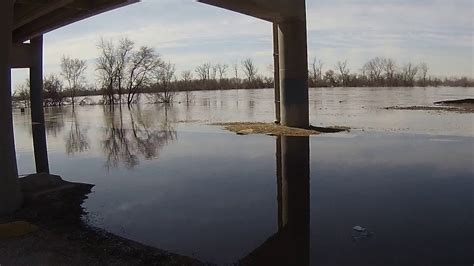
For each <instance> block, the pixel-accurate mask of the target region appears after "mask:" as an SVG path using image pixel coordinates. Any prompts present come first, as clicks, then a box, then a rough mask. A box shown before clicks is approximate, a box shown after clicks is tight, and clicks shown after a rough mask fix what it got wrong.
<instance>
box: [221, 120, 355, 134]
mask: <svg viewBox="0 0 474 266" xmlns="http://www.w3.org/2000/svg"><path fill="white" fill-rule="evenodd" d="M214 125H216V126H222V127H224V128H225V129H227V130H229V131H232V132H234V133H237V134H238V135H251V134H265V135H272V136H294V137H298V136H311V135H318V134H321V133H337V132H344V131H349V128H346V127H314V126H310V128H308V129H303V128H294V127H286V126H282V125H279V124H275V123H257V122H234V123H219V124H214Z"/></svg>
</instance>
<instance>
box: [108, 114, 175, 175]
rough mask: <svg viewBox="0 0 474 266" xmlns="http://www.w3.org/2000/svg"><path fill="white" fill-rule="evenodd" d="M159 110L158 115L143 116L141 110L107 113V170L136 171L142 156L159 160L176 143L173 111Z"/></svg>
mask: <svg viewBox="0 0 474 266" xmlns="http://www.w3.org/2000/svg"><path fill="white" fill-rule="evenodd" d="M157 108H158V109H159V110H157V112H142V111H141V110H140V109H139V108H138V109H131V110H127V111H123V110H121V109H118V110H109V109H107V108H105V109H104V111H105V113H104V117H105V124H106V127H105V129H104V138H103V140H102V148H103V152H104V154H105V155H106V159H107V161H106V165H107V167H108V168H116V167H119V165H120V164H123V165H124V166H125V167H126V168H134V167H135V166H137V165H138V164H139V162H140V160H139V158H140V156H142V157H143V158H144V159H146V160H151V159H155V158H158V157H159V152H160V150H161V149H162V148H163V147H164V146H166V145H167V144H168V143H169V142H170V141H174V140H176V139H177V133H176V130H175V128H174V124H173V122H172V121H174V120H173V119H172V117H171V115H170V114H169V113H171V112H169V108H170V107H166V106H161V105H159V107H157ZM127 118H128V119H127Z"/></svg>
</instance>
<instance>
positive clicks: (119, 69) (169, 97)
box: [14, 38, 474, 107]
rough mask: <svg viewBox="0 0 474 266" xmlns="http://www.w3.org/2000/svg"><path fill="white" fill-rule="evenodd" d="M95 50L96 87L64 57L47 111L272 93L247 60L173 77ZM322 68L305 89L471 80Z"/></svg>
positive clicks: (126, 53) (414, 71)
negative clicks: (201, 94)
mask: <svg viewBox="0 0 474 266" xmlns="http://www.w3.org/2000/svg"><path fill="white" fill-rule="evenodd" d="M98 50H99V57H98V59H97V60H96V63H95V65H94V70H95V73H96V75H97V77H98V78H97V80H96V84H97V85H96V86H87V85H86V84H87V82H86V80H85V77H84V72H85V70H86V69H87V67H88V66H87V64H86V61H85V60H81V59H74V58H70V57H68V56H63V58H62V59H61V72H60V73H59V74H50V75H48V76H46V77H45V78H44V98H45V100H44V104H45V105H46V106H60V105H63V104H71V105H73V107H74V106H75V105H76V104H88V103H86V102H84V100H81V101H78V100H77V97H78V96H92V95H100V96H102V101H101V102H100V103H101V104H107V105H110V106H113V105H115V104H119V103H126V104H128V105H129V106H130V105H132V104H135V103H137V102H138V99H139V96H140V95H141V94H142V93H147V98H148V100H149V101H150V102H161V103H171V102H173V100H174V98H175V95H176V92H180V91H182V92H185V94H186V101H187V102H190V101H192V99H193V95H192V91H199V90H230V89H258V88H273V87H274V82H273V77H264V76H262V75H260V74H259V72H258V69H257V67H256V65H255V63H254V61H253V60H252V59H251V58H248V59H245V60H243V61H242V62H241V63H240V64H233V65H232V66H229V65H227V64H220V63H219V64H211V63H203V64H201V65H199V66H198V67H196V68H195V69H194V70H186V71H183V72H181V73H180V74H177V73H176V69H175V66H174V64H172V63H171V62H165V61H164V60H163V59H162V58H161V56H160V55H158V54H157V53H156V52H155V50H154V49H153V48H150V47H146V46H142V47H135V44H134V43H133V42H132V41H131V40H129V39H128V38H124V39H121V40H119V41H118V42H117V43H114V42H113V41H110V40H104V39H101V40H100V42H99V44H98ZM270 67H271V66H270ZM323 67H324V64H323V62H321V61H320V60H317V59H314V60H313V61H312V62H311V63H310V64H309V73H308V78H309V79H308V83H309V84H308V85H309V86H310V87H400V86H404V87H412V86H423V87H427V86H453V87H471V86H474V80H473V79H471V78H467V77H462V78H443V79H441V78H437V77H433V76H431V75H430V74H429V67H428V65H427V64H425V63H420V64H413V63H407V64H404V65H402V66H398V65H397V64H396V62H395V60H393V59H390V58H381V57H376V58H374V59H371V60H369V61H368V62H367V63H365V64H364V65H363V66H362V68H361V69H360V71H358V72H352V71H351V70H350V68H349V65H348V62H347V61H341V62H338V63H337V64H336V65H335V67H334V69H327V70H325V71H324V70H323ZM271 68H273V67H271ZM14 100H16V101H21V102H24V105H28V101H29V81H26V82H25V84H22V85H20V86H19V87H18V88H16V90H15V94H14Z"/></svg>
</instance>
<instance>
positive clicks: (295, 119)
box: [278, 16, 309, 128]
mask: <svg viewBox="0 0 474 266" xmlns="http://www.w3.org/2000/svg"><path fill="white" fill-rule="evenodd" d="M278 46H279V53H278V54H279V58H280V97H281V124H282V125H284V126H291V127H300V128H308V127H309V100H308V51H307V31H306V18H305V17H304V16H303V17H298V18H287V19H283V20H282V21H278Z"/></svg>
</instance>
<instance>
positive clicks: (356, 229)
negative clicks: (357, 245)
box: [352, 225, 367, 232]
mask: <svg viewBox="0 0 474 266" xmlns="http://www.w3.org/2000/svg"><path fill="white" fill-rule="evenodd" d="M352 229H354V230H355V231H357V232H365V231H367V228H364V227H362V226H359V225H357V226H354V227H353V228H352Z"/></svg>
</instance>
